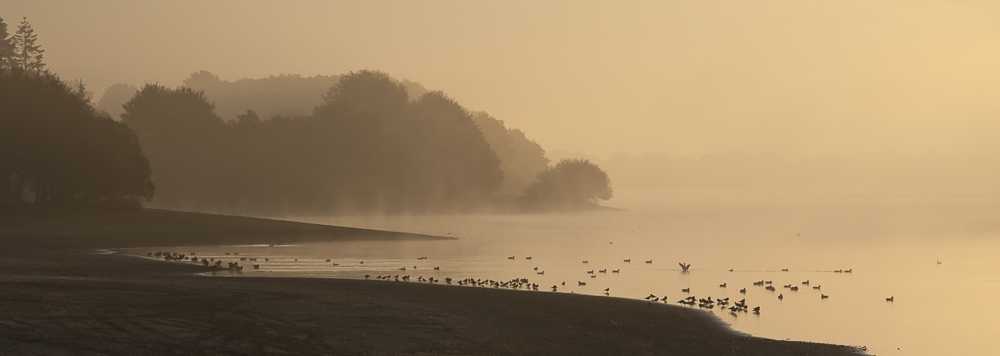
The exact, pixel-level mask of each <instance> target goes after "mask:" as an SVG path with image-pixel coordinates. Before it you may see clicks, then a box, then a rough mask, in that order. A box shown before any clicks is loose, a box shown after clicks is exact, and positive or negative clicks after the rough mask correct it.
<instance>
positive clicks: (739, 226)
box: [134, 192, 1000, 355]
mask: <svg viewBox="0 0 1000 356" xmlns="http://www.w3.org/2000/svg"><path fill="white" fill-rule="evenodd" d="M618 195H619V197H618V198H616V200H615V201H614V202H613V203H612V204H609V205H613V206H620V207H625V208H627V209H628V210H625V211H617V212H601V213H583V214H556V215H544V216H541V215H539V216H517V215H506V216H411V217H319V218H297V219H296V220H301V221H308V222H318V223H326V224H335V225H345V226H354V227H364V228H373V229H383V230H394V231H408V232H416V233H426V234H434V235H442V236H452V237H456V238H457V239H456V240H453V241H430V242H411V243H390V242H377V243H328V244H318V245H308V246H264V245H262V246H225V247H182V248H175V250H177V252H197V256H198V257H201V258H216V259H222V260H223V261H234V260H237V259H238V258H239V257H247V258H252V257H257V258H259V259H258V261H257V262H249V261H244V262H242V263H241V264H243V265H246V266H247V267H246V269H245V270H244V271H243V272H242V273H241V274H240V275H243V276H272V277H277V276H308V277H337V278H364V275H365V274H370V275H372V276H377V275H397V274H399V275H404V274H405V275H410V276H411V277H412V278H413V279H414V280H415V279H416V277H418V276H423V277H435V278H439V279H444V278H445V277H452V278H455V279H463V278H482V279H494V280H510V279H512V278H528V279H529V280H530V281H531V282H533V283H538V284H539V285H540V288H539V290H540V292H539V293H551V292H550V291H549V290H550V289H551V286H552V285H558V287H559V288H558V290H559V291H558V293H570V292H573V293H586V294H593V295H604V289H605V288H610V293H609V294H610V296H612V297H626V298H643V297H645V296H648V295H649V294H655V295H657V296H659V297H661V298H662V297H663V296H667V298H668V302H669V303H670V304H673V305H679V304H677V303H676V302H677V301H678V300H680V299H682V298H684V297H687V296H690V295H694V296H697V297H698V298H702V297H708V296H711V297H712V298H725V297H729V298H730V300H731V301H734V300H739V299H744V298H745V299H746V301H747V304H749V305H750V306H751V307H753V306H760V307H761V313H760V314H759V315H755V314H753V313H737V314H735V315H733V314H731V313H730V312H729V310H724V309H720V308H718V307H716V308H714V309H711V311H709V312H711V313H713V314H716V315H717V316H718V317H719V318H721V319H722V320H724V321H726V322H728V323H729V324H730V325H732V327H733V328H734V329H736V330H738V331H741V332H745V333H749V334H753V335H758V336H763V337H768V338H774V339H791V340H807V341H817V342H827V343H836V344H846V345H863V346H866V347H867V348H868V349H869V350H870V352H871V353H873V354H878V355H945V354H951V355H958V354H965V355H997V354H1000V344H998V343H996V342H995V340H997V338H998V337H1000V307H997V306H996V303H997V301H1000V259H998V258H997V257H998V254H1000V197H998V196H982V195H965V196H838V197H830V196H807V197H801V196H800V197H794V198H776V197H772V196H763V195H762V196H749V197H748V196H742V197H739V198H735V197H731V196H725V195H690V196H681V195H670V194H656V193H650V192H619V193H618ZM154 250H155V249H150V250H149V251H154ZM188 250H190V251H188ZM134 252H135V253H141V254H145V252H147V250H136V251H134ZM154 252H155V251H154ZM225 252H240V255H239V256H234V255H228V256H227V255H225ZM424 256H426V257H427V259H426V260H418V257H424ZM510 256H514V257H515V258H514V259H513V260H510V259H508V257H510ZM528 256H530V257H531V259H530V260H527V259H525V257H528ZM264 257H267V258H269V259H270V261H267V262H264ZM296 259H297V261H296ZM326 259H330V260H331V262H326ZM626 259H630V260H631V262H625V261H624V260H626ZM584 260H586V261H588V262H587V263H586V264H584V263H583V261H584ZM648 260H651V261H652V263H646V262H645V261H648ZM361 261H364V263H361ZM938 261H940V262H941V263H940V264H938V263H937V262H938ZM678 262H687V263H691V264H692V268H691V270H690V272H688V273H683V272H682V271H681V269H680V268H679V266H678ZM255 263H256V264H259V265H260V270H252V269H251V268H250V267H249V266H250V265H252V264H255ZM334 264H337V265H334ZM401 267H407V271H405V272H403V271H399V270H398V269H399V268H401ZM434 267H440V270H434V269H433V268H434ZM536 267H537V271H536V270H535V268H536ZM602 269H606V270H607V273H600V272H599V270H602ZM615 269H617V270H619V271H620V272H619V273H612V270H615ZM730 269H732V271H730ZM782 269H788V271H787V272H785V271H782ZM846 269H851V270H852V273H836V272H834V271H835V270H846ZM590 270H593V271H594V273H593V274H590V273H587V272H588V271H590ZM540 271H544V274H538V272H540ZM218 275H220V276H221V275H230V273H228V272H220V273H218ZM592 276H596V277H592ZM760 280H765V281H773V285H774V286H775V287H776V289H777V290H776V291H774V292H771V291H767V290H765V289H764V287H763V286H754V285H753V282H755V281H760ZM807 280H808V281H809V285H808V286H807V285H804V284H802V282H804V281H807ZM578 281H583V282H586V283H587V285H586V286H578V285H577V284H578ZM563 282H565V286H563V285H562V283H563ZM385 283H393V282H385ZM413 283H416V282H413ZM723 283H725V284H726V287H725V288H723V287H720V285H721V284H723ZM442 284H443V282H442ZM786 284H791V285H794V286H798V287H800V289H799V290H798V291H792V290H790V289H787V288H783V286H784V285H786ZM816 286H820V289H818V290H817V289H813V288H812V287H816ZM683 288H690V293H683V292H682V291H681V289H683ZM742 288H746V293H745V294H743V293H740V289H742ZM779 294H781V295H783V296H784V299H782V300H779V299H778V295H779ZM821 294H826V295H828V296H829V298H826V299H823V298H821V297H820V295H821ZM890 296H892V297H894V301H892V302H888V301H886V298H887V297H890ZM695 308H697V306H695Z"/></svg>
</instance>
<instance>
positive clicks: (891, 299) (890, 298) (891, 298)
mask: <svg viewBox="0 0 1000 356" xmlns="http://www.w3.org/2000/svg"><path fill="white" fill-rule="evenodd" d="M895 300H896V297H895V296H892V297H889V298H885V301H887V302H891V301H895Z"/></svg>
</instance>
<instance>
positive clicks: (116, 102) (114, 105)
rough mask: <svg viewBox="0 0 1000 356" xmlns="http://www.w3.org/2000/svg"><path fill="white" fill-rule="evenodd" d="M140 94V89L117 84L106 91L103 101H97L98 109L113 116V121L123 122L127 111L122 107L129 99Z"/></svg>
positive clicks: (102, 96) (102, 97)
mask: <svg viewBox="0 0 1000 356" xmlns="http://www.w3.org/2000/svg"><path fill="white" fill-rule="evenodd" d="M137 92H139V88H136V87H135V86H132V85H128V84H125V83H116V84H113V85H111V86H110V87H108V88H107V89H105V90H104V94H102V95H101V99H100V100H98V101H97V104H96V105H95V106H97V108H98V109H100V110H101V111H104V112H105V113H107V114H108V116H111V118H112V119H115V120H121V115H122V113H124V112H125V109H124V108H123V107H122V105H124V104H125V103H126V102H128V101H129V99H132V97H133V96H135V93H137Z"/></svg>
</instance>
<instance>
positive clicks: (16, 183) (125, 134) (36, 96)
mask: <svg viewBox="0 0 1000 356" xmlns="http://www.w3.org/2000/svg"><path fill="white" fill-rule="evenodd" d="M85 97H86V89H85V88H84V87H83V86H82V85H81V86H80V87H79V88H78V89H77V90H75V91H74V90H73V89H71V88H70V87H69V86H68V85H67V84H66V83H64V82H63V81H61V80H59V78H58V77H57V76H55V75H53V74H49V73H47V72H38V71H28V70H23V69H20V68H14V69H8V70H4V71H0V201H2V202H6V203H11V202H18V201H33V202H35V203H36V204H45V205H71V206H88V205H93V204H102V203H110V202H116V201H117V202H133V203H138V201H139V200H141V199H145V200H150V199H152V197H153V193H154V191H155V187H154V185H153V183H152V181H151V180H150V166H149V162H148V161H147V160H146V158H145V156H144V155H143V153H142V148H141V147H140V146H139V143H138V140H137V138H136V135H135V133H134V132H133V131H132V130H131V129H130V128H128V127H127V126H125V125H123V124H120V123H117V122H115V121H114V120H111V119H109V118H105V117H100V116H98V115H97V114H96V113H95V111H94V109H93V108H92V107H91V106H90V104H89V102H88V101H86V100H85Z"/></svg>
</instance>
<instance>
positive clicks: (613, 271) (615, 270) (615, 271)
mask: <svg viewBox="0 0 1000 356" xmlns="http://www.w3.org/2000/svg"><path fill="white" fill-rule="evenodd" d="M618 271H619V270H617V269H613V270H611V273H618Z"/></svg>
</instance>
